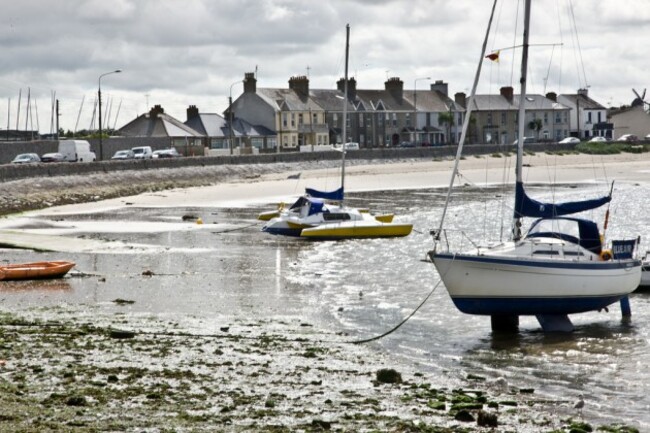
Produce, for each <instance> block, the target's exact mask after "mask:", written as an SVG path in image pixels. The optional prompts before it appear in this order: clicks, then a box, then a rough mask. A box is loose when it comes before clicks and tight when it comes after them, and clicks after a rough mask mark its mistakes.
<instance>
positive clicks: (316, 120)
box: [311, 113, 318, 123]
mask: <svg viewBox="0 0 650 433" xmlns="http://www.w3.org/2000/svg"><path fill="white" fill-rule="evenodd" d="M311 122H312V123H318V113H314V114H312V120H311Z"/></svg>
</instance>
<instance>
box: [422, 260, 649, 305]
mask: <svg viewBox="0 0 650 433" xmlns="http://www.w3.org/2000/svg"><path fill="white" fill-rule="evenodd" d="M431 258H432V260H433V262H434V264H435V266H436V268H437V270H438V272H439V274H440V276H441V278H442V280H443V283H444V284H445V287H446V288H447V291H448V292H449V295H450V296H451V298H452V300H453V301H454V304H455V305H456V307H457V308H458V309H459V310H461V311H463V312H464V313H468V314H484V315H499V314H513V315H539V314H573V313H580V312H585V311H592V310H598V309H602V308H604V307H606V306H608V305H610V304H612V303H614V302H616V301H618V300H620V299H621V298H623V297H624V296H627V295H628V294H629V293H631V292H633V291H634V290H635V289H636V287H637V286H638V285H639V281H640V279H641V262H640V261H639V260H634V259H628V260H611V261H596V260H566V259H563V260H554V259H538V258H533V257H513V256H497V255H495V256H488V255H469V254H450V253H435V252H432V253H431Z"/></svg>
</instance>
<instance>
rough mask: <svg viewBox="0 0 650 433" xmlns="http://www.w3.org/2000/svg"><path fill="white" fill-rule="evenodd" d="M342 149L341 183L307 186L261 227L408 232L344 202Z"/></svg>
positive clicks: (357, 233)
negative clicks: (326, 188) (333, 187)
mask: <svg viewBox="0 0 650 433" xmlns="http://www.w3.org/2000/svg"><path fill="white" fill-rule="evenodd" d="M349 41H350V25H347V26H346V39H345V78H344V80H345V84H344V90H343V136H342V141H343V142H345V141H346V139H347V130H346V128H347V122H346V119H347V106H348V53H349ZM340 151H341V187H340V188H339V189H337V190H335V191H330V192H324V191H318V190H316V189H312V188H307V189H306V191H305V195H303V196H301V197H299V198H298V200H296V202H295V203H293V204H292V205H291V206H290V207H289V208H288V209H284V208H280V209H278V210H277V211H271V212H264V213H262V214H260V215H259V217H258V219H261V220H264V221H268V222H267V223H266V224H265V225H264V227H262V231H265V232H267V233H271V234H277V235H284V236H297V237H298V236H299V237H304V238H310V239H358V238H387V237H402V236H408V235H409V234H410V233H411V231H412V229H413V225H412V224H407V223H396V222H393V215H392V214H388V215H373V214H371V213H370V212H369V211H368V210H367V209H357V208H352V207H348V206H345V204H344V197H345V191H344V185H345V153H346V146H345V145H342V146H341V148H340Z"/></svg>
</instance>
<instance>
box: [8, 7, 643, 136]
mask: <svg viewBox="0 0 650 433" xmlns="http://www.w3.org/2000/svg"><path fill="white" fill-rule="evenodd" d="M518 4H519V2H518V1H517V0H502V1H501V2H500V3H499V4H498V6H497V17H496V19H495V24H494V30H495V31H496V35H495V36H492V37H491V38H490V42H489V44H488V49H489V50H491V49H495V50H496V49H499V48H501V49H502V51H501V54H500V61H499V62H498V63H493V62H490V61H486V62H485V64H484V68H483V76H482V79H481V86H480V88H479V91H480V93H498V91H499V88H500V87H501V86H505V85H515V89H516V83H518V70H517V67H516V66H515V67H514V74H513V60H514V61H515V64H517V63H518V62H519V61H520V60H519V58H520V55H519V53H520V51H518V50H513V49H508V48H509V47H512V46H514V45H518V44H520V43H521V36H520V33H521V31H520V30H521V26H520V27H519V31H518V32H517V33H518V35H517V38H516V39H515V28H514V22H515V18H516V16H517V15H516V13H517V7H518ZM491 6H492V2H491V1H488V0H453V1H452V0H411V1H405V0H324V1H314V0H110V1H109V0H57V1H52V2H45V1H43V0H20V1H15V0H0V46H1V47H2V51H1V55H0V98H1V99H0V128H1V129H6V128H7V124H8V123H9V128H10V129H15V128H16V122H17V114H18V113H17V112H18V100H19V98H18V96H19V92H21V91H22V98H21V110H20V121H19V125H18V128H19V129H25V119H26V106H27V93H28V88H29V89H30V93H31V98H32V101H36V104H33V103H32V105H31V106H32V110H31V113H32V114H31V115H32V117H31V121H30V123H29V125H28V129H32V127H31V126H32V125H33V129H36V125H37V122H38V126H39V129H40V131H41V132H42V133H47V132H49V131H50V128H51V119H52V110H51V105H52V104H51V101H52V95H53V94H54V92H55V95H56V99H58V100H59V101H60V111H61V118H60V125H61V127H62V128H64V129H66V130H67V129H75V125H76V124H77V117H78V116H79V115H80V119H79V122H78V126H77V129H84V128H89V126H90V124H91V116H92V113H93V104H94V102H95V98H96V95H97V88H98V78H99V76H100V75H101V74H103V73H106V72H109V71H112V70H115V69H121V70H122V71H123V72H122V73H120V74H113V75H108V76H105V77H103V78H102V80H101V87H102V103H103V105H104V107H105V108H106V109H110V110H111V111H110V113H107V112H105V113H106V114H105V116H104V119H103V120H104V126H106V125H107V124H108V125H109V126H111V127H112V126H113V125H116V126H117V127H118V128H119V127H121V126H123V125H124V124H125V123H127V122H129V121H131V120H133V119H134V118H135V117H137V116H138V115H139V114H142V113H144V112H145V111H147V110H148V109H149V108H150V107H151V106H153V105H155V104H160V105H162V106H163V108H164V109H165V112H166V113H168V114H170V115H172V116H174V117H176V118H178V119H179V120H181V121H185V109H186V108H187V106H188V105H190V104H193V105H197V106H198V107H199V109H200V111H201V112H206V113H209V112H212V113H214V112H217V113H221V112H223V110H224V109H225V108H226V107H227V103H228V95H229V92H230V90H231V89H232V96H233V98H236V97H237V96H238V95H239V94H241V92H242V85H241V80H242V79H243V77H244V73H246V72H254V71H255V70H256V68H257V77H258V87H280V88H286V87H287V86H288V84H287V82H288V80H289V78H290V77H291V76H295V75H308V76H309V78H310V87H311V88H322V89H333V88H335V87H336V84H335V83H336V81H337V79H338V78H340V77H342V76H343V72H344V58H345V55H344V48H345V25H346V24H347V23H349V24H350V26H351V39H350V66H349V75H350V76H351V77H355V78H356V79H357V86H358V87H359V88H366V89H382V88H383V86H384V81H385V80H386V78H387V77H400V78H401V79H402V80H403V81H404V87H405V89H413V87H414V84H415V83H416V81H415V80H416V79H419V78H425V77H430V78H431V81H432V82H433V81H435V80H444V81H445V82H447V83H449V93H450V96H452V97H453V94H454V93H456V92H467V93H469V89H470V88H471V85H472V80H473V76H474V73H475V70H476V65H477V62H478V59H479V55H480V48H481V44H482V41H483V37H484V33H485V29H486V26H487V21H488V18H489V13H490V9H491ZM519 16H521V13H520V14H519ZM532 21H533V28H532V31H531V43H532V44H538V45H539V46H536V47H533V48H531V68H530V76H529V83H530V88H529V91H530V93H544V92H545V91H555V92H557V93H576V90H577V89H578V88H581V87H586V86H589V95H590V96H592V97H593V98H594V99H596V100H597V101H598V102H600V103H601V104H603V105H605V106H610V105H615V106H618V105H621V104H630V103H631V101H632V100H633V98H634V94H633V93H632V90H631V89H632V88H635V89H637V90H638V91H639V92H642V91H643V89H644V87H646V86H648V87H650V82H649V80H648V72H649V71H650V55H648V51H647V44H648V40H650V2H649V0H625V1H620V0H581V1H577V0H571V1H569V0H533V16H532ZM574 24H575V25H574ZM553 44H562V45H553ZM513 77H514V78H513ZM233 84H234V85H233ZM428 86H429V82H428V81H427V80H425V79H422V80H418V81H417V88H418V89H425V88H427V87H428ZM515 93H517V90H515ZM646 99H649V100H650V95H649V96H648V98H646ZM82 101H83V105H82ZM120 103H121V107H120V109H119V117H117V118H116V115H117V113H118V106H119V105H120ZM108 107H110V108H108ZM8 110H9V111H10V117H9V122H8V116H7V113H8ZM36 111H37V112H38V117H37V116H36ZM107 117H108V119H107ZM95 127H96V123H95Z"/></svg>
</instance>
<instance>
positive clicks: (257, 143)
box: [251, 137, 264, 149]
mask: <svg viewBox="0 0 650 433" xmlns="http://www.w3.org/2000/svg"><path fill="white" fill-rule="evenodd" d="M251 146H253V147H257V148H258V149H261V148H262V147H263V146H264V139H263V138H262V137H251Z"/></svg>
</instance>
